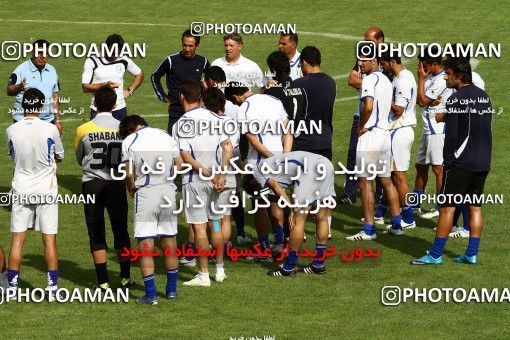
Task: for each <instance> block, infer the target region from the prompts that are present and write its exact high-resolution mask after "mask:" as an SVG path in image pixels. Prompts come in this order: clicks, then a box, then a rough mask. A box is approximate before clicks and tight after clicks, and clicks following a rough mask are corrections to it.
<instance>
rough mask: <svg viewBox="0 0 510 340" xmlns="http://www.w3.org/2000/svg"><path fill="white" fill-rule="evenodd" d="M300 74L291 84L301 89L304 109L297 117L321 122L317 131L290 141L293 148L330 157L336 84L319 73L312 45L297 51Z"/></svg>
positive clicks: (319, 67) (319, 63)
mask: <svg viewBox="0 0 510 340" xmlns="http://www.w3.org/2000/svg"><path fill="white" fill-rule="evenodd" d="M301 70H302V71H303V77H301V78H298V79H296V80H294V83H293V86H294V87H299V88H302V89H303V90H304V92H305V103H304V110H303V113H302V117H301V119H302V120H304V121H305V122H306V126H307V128H308V131H311V129H310V123H311V122H312V121H314V122H315V123H316V124H317V125H318V124H319V122H321V124H322V131H321V133H320V134H306V133H302V134H300V135H299V136H298V137H297V138H295V140H294V145H293V149H294V150H301V151H309V152H313V153H316V154H319V155H322V156H324V157H326V158H328V159H330V160H331V157H332V151H331V150H332V144H333V143H332V142H333V106H334V105H335V97H336V84H335V81H334V80H333V78H331V77H330V76H328V75H327V74H325V73H323V72H321V53H320V51H319V50H318V49H317V47H315V46H306V47H305V48H303V50H302V51H301Z"/></svg>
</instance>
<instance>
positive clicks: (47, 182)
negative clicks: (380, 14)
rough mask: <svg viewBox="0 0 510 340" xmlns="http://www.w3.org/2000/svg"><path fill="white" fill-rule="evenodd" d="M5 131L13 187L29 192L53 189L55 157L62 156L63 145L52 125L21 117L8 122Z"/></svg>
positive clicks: (55, 177) (55, 183)
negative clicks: (12, 170)
mask: <svg viewBox="0 0 510 340" xmlns="http://www.w3.org/2000/svg"><path fill="white" fill-rule="evenodd" d="M6 135H7V145H8V150H9V155H10V157H11V159H12V160H14V177H13V179H12V189H13V191H14V192H16V193H18V194H22V195H30V194H48V193H52V192H54V191H55V190H57V189H58V186H57V175H56V173H57V164H56V162H55V158H57V159H62V158H64V147H63V145H62V140H61V139H60V134H59V132H58V129H57V128H56V127H55V125H53V124H51V123H48V122H45V121H42V120H40V119H39V118H34V117H28V118H27V117H25V118H23V119H22V120H20V121H18V122H16V123H14V124H12V125H11V126H9V127H8V128H7V131H6Z"/></svg>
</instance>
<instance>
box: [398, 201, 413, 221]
mask: <svg viewBox="0 0 510 340" xmlns="http://www.w3.org/2000/svg"><path fill="white" fill-rule="evenodd" d="M401 215H402V219H403V220H404V222H405V223H413V222H414V216H413V208H411V207H410V206H408V205H404V206H403V207H402V213H401Z"/></svg>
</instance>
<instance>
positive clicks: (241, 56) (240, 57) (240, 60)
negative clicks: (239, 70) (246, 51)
mask: <svg viewBox="0 0 510 340" xmlns="http://www.w3.org/2000/svg"><path fill="white" fill-rule="evenodd" d="M223 58H224V59H225V64H227V65H230V66H234V65H239V64H241V62H242V61H243V59H244V57H243V55H242V54H240V55H239V59H237V61H236V62H235V63H233V64H231V63H229V62H228V60H227V57H223Z"/></svg>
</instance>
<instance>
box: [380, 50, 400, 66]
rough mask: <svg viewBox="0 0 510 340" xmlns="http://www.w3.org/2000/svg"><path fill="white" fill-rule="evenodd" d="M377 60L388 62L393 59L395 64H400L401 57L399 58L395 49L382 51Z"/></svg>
mask: <svg viewBox="0 0 510 340" xmlns="http://www.w3.org/2000/svg"><path fill="white" fill-rule="evenodd" d="M378 59H379V61H381V60H383V61H387V62H390V61H391V60H395V61H396V62H397V64H399V65H400V64H402V59H401V58H400V55H399V54H398V52H396V51H393V53H392V51H384V52H383V54H381V56H380V57H379V58H378Z"/></svg>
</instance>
